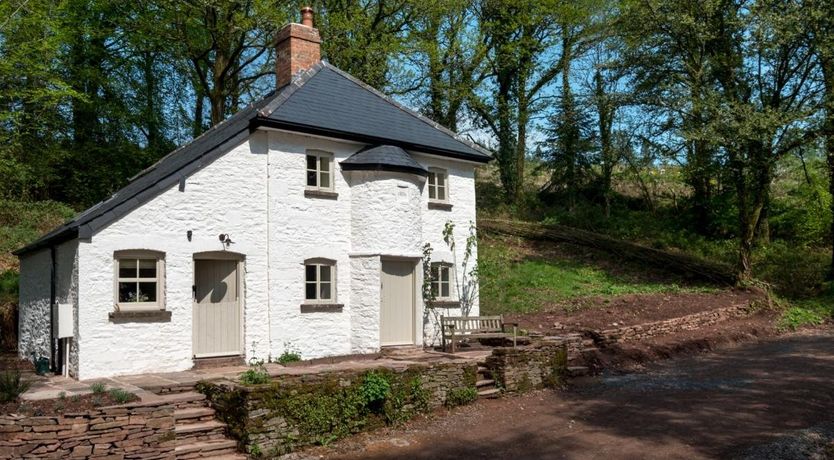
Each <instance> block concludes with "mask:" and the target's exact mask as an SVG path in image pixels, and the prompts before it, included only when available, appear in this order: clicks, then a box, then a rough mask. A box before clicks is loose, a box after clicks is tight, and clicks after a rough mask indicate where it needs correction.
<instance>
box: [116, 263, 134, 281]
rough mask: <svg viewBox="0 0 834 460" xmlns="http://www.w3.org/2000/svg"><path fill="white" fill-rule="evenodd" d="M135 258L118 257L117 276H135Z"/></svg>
mask: <svg viewBox="0 0 834 460" xmlns="http://www.w3.org/2000/svg"><path fill="white" fill-rule="evenodd" d="M136 262H137V260H136V259H119V278H136Z"/></svg>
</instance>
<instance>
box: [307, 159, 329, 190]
mask: <svg viewBox="0 0 834 460" xmlns="http://www.w3.org/2000/svg"><path fill="white" fill-rule="evenodd" d="M307 189H308V190H325V191H331V190H333V154H332V153H330V152H324V151H321V150H307Z"/></svg>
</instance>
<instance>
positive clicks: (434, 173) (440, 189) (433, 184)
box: [428, 168, 449, 202]
mask: <svg viewBox="0 0 834 460" xmlns="http://www.w3.org/2000/svg"><path fill="white" fill-rule="evenodd" d="M448 183H449V176H448V174H446V171H445V170H443V169H437V168H432V169H429V178H428V186H429V201H440V202H446V201H449V187H448Z"/></svg>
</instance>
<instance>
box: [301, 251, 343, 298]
mask: <svg viewBox="0 0 834 460" xmlns="http://www.w3.org/2000/svg"><path fill="white" fill-rule="evenodd" d="M304 300H305V302H307V303H335V302H336V263H335V262H334V261H332V260H327V259H310V260H307V261H305V262H304Z"/></svg>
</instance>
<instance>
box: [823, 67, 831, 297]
mask: <svg viewBox="0 0 834 460" xmlns="http://www.w3.org/2000/svg"><path fill="white" fill-rule="evenodd" d="M820 61H821V65H820V67H821V68H822V76H823V83H824V88H825V91H824V95H823V104H824V112H825V120H824V121H823V132H822V137H823V139H825V156H826V159H827V161H828V192H829V193H830V194H831V196H832V197H834V57H828V58H822V59H820ZM831 213H832V214H834V199H832V200H831ZM831 243H832V244H831V267H830V269H829V271H828V276H827V278H828V279H829V280H834V220H832V222H831Z"/></svg>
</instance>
